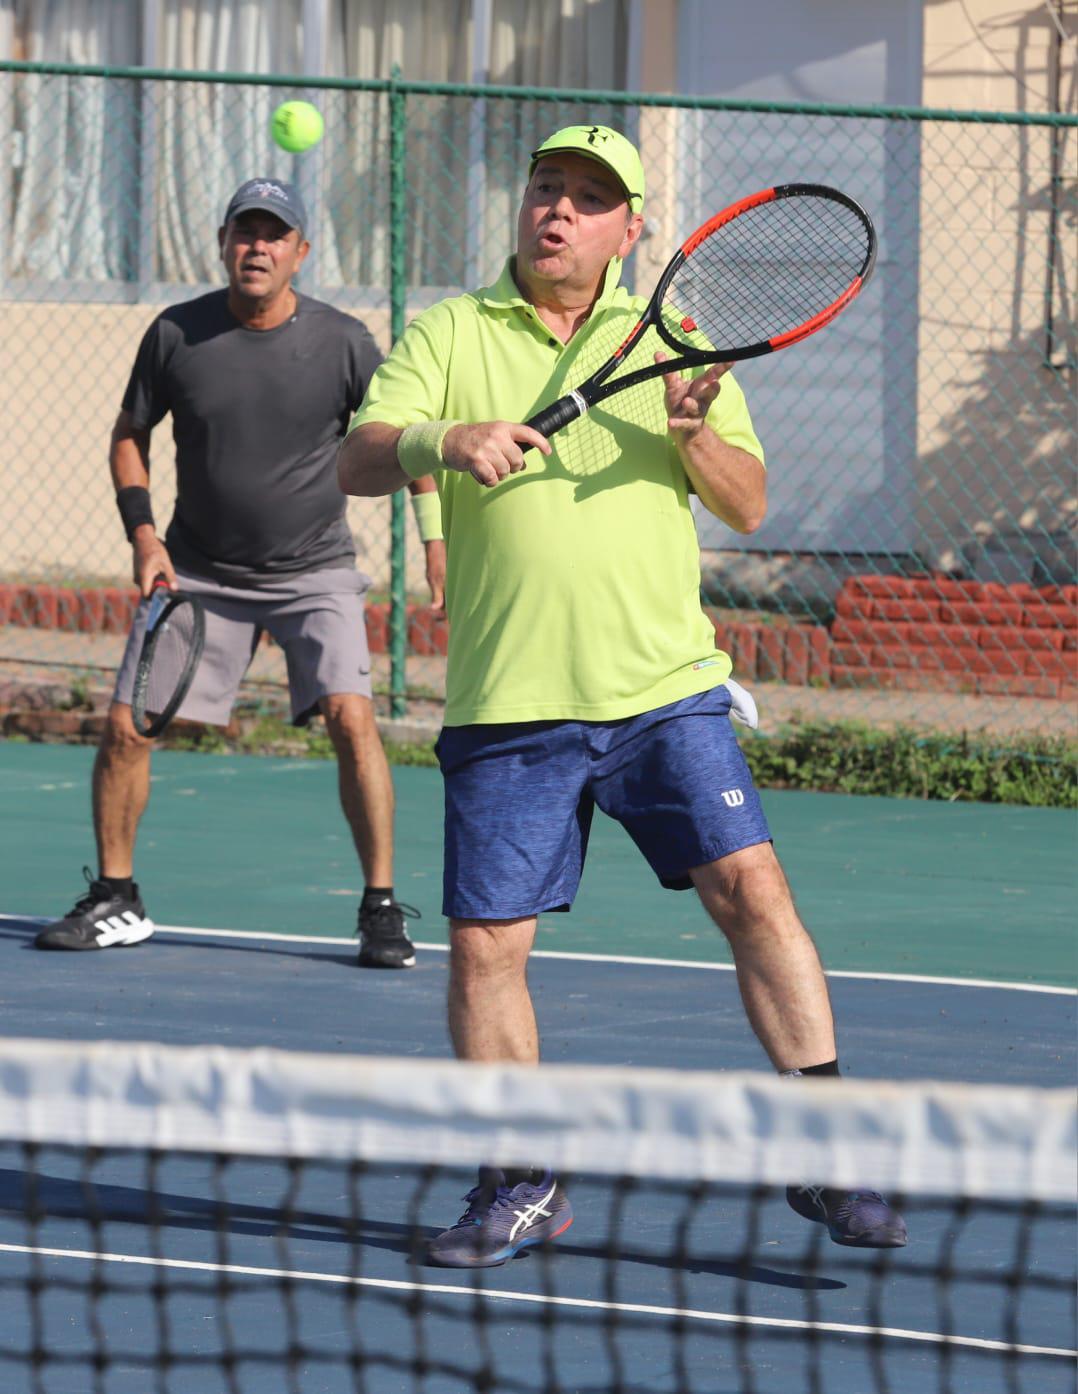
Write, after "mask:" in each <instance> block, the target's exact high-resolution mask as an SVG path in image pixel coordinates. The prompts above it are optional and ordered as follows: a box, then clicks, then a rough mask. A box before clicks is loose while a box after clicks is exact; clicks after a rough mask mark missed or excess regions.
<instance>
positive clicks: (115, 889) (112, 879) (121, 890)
mask: <svg viewBox="0 0 1078 1394" xmlns="http://www.w3.org/2000/svg"><path fill="white" fill-rule="evenodd" d="M97 879H98V880H99V881H102V882H104V884H105V885H106V886H108V888H109V890H110V891H111V892H112V894H113V895H115V896H119V898H120V899H121V900H134V898H135V883H134V881H133V880H132V879H131V877H130V876H98V878H97Z"/></svg>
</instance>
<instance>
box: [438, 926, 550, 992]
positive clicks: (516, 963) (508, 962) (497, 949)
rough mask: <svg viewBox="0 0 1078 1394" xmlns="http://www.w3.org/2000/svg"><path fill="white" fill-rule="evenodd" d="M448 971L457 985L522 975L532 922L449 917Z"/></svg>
mask: <svg viewBox="0 0 1078 1394" xmlns="http://www.w3.org/2000/svg"><path fill="white" fill-rule="evenodd" d="M449 930H450V933H449V972H450V976H451V980H452V981H453V982H454V983H455V984H457V985H460V986H466V985H468V984H472V983H477V982H481V981H484V980H489V979H491V978H505V977H509V978H513V977H524V975H525V971H526V968H527V963H528V953H529V951H530V948H531V943H532V939H533V937H534V934H535V929H534V924H532V925H531V926H530V927H529V924H528V922H527V921H519V920H510V921H507V920H487V921H483V920H478V921H476V920H450V922H449Z"/></svg>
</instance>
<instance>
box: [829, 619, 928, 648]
mask: <svg viewBox="0 0 1078 1394" xmlns="http://www.w3.org/2000/svg"><path fill="white" fill-rule="evenodd" d="M916 629H917V626H916V625H912V624H896V623H895V622H894V621H893V620H874V621H867V620H847V619H836V620H835V622H834V624H833V625H832V626H831V638H832V639H834V640H835V642H836V643H838V644H851V643H852V644H905V643H908V642H909V640H910V638H911V636H912V635H913V634H914V632H915V631H916Z"/></svg>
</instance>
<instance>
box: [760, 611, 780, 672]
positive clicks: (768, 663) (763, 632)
mask: <svg viewBox="0 0 1078 1394" xmlns="http://www.w3.org/2000/svg"><path fill="white" fill-rule="evenodd" d="M756 643H757V651H756V676H757V677H758V678H759V679H760V681H761V682H781V681H782V677H783V669H782V648H783V639H782V630H781V629H778V628H776V626H775V625H773V624H761V625H759V626H758V627H757V634H756Z"/></svg>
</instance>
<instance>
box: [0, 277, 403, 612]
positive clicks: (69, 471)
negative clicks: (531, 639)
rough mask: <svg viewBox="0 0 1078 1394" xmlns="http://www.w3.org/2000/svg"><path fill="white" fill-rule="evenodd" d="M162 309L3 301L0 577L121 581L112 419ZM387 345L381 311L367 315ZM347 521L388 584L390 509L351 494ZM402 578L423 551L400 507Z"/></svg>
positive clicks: (167, 432)
mask: <svg viewBox="0 0 1078 1394" xmlns="http://www.w3.org/2000/svg"><path fill="white" fill-rule="evenodd" d="M161 308H162V307H161V306H156V305H87V304H64V303H51V304H21V303H11V302H8V303H7V304H3V305H0V422H3V423H4V424H3V429H2V430H0V481H2V487H0V575H6V576H13V577H19V578H35V579H43V580H61V579H70V578H78V579H79V580H101V579H107V580H110V581H115V580H118V579H124V578H126V576H127V574H128V572H129V570H130V564H131V562H130V558H131V552H130V548H129V547H128V545H127V543H126V542H125V540H124V535H123V530H122V528H121V526H120V520H119V517H118V515H117V513H116V505H115V502H114V495H113V489H112V483H111V480H110V478H109V470H108V442H109V434H110V432H111V429H112V424H113V422H114V420H115V418H116V413H117V411H118V410H119V406H120V400H121V398H122V396H123V392H124V388H125V387H126V385H127V379H128V375H129V374H130V371H131V365H132V362H133V360H134V355H135V350H136V348H137V346H138V342H139V339H140V338H141V336H142V334H143V332H144V330H145V329H146V327H147V325H148V324H149V323H150V321H151V320H152V319H153V318H154V316H155V315H156V314H157V313H158V312H159V310H160V309H161ZM364 318H365V321H366V323H367V324H368V326H369V327H370V329H371V331H372V333H373V334H374V335H375V337H376V338H377V340H378V342H379V343H380V344H381V345H382V346H383V348H385V347H386V345H387V344H388V340H389V326H388V322H387V316H386V314H385V312H382V311H379V312H375V313H372V314H368V315H365V316H364ZM173 465H174V458H173V447H172V433H171V429H170V425H169V420H168V418H166V419H165V421H164V422H163V423H162V424H161V425H160V426H159V427H158V428H157V429H156V431H155V432H154V435H153V440H152V443H151V481H152V493H153V501H154V512H155V514H156V516H157V518H158V520H159V521H160V522H161V524H162V526H163V525H164V522H166V521H167V520H168V518H169V517H170V516H171V514H172V506H173V501H174V469H173ZM348 519H349V524H350V526H351V528H352V532H353V534H354V535H355V538H356V547H357V552H358V553H359V558H360V560H359V565H360V567H361V568H362V569H363V570H365V571H367V572H369V573H370V574H371V575H372V576H373V578H374V581H375V585H376V586H377V587H378V588H380V589H385V587H386V586H387V585H388V557H389V504H388V501H387V500H384V499H379V500H367V499H363V500H360V499H355V500H353V501H352V503H351V504H350V506H349V513H348ZM407 527H408V542H409V548H408V555H409V558H410V561H411V563H412V566H411V570H410V573H409V578H408V580H409V585H410V586H411V587H413V588H415V589H419V588H420V587H421V586H422V584H423V573H422V567H421V561H422V548H420V547H419V546H418V543H417V540H416V537H415V532H414V520H413V519H412V516H411V509H408V510H407Z"/></svg>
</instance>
